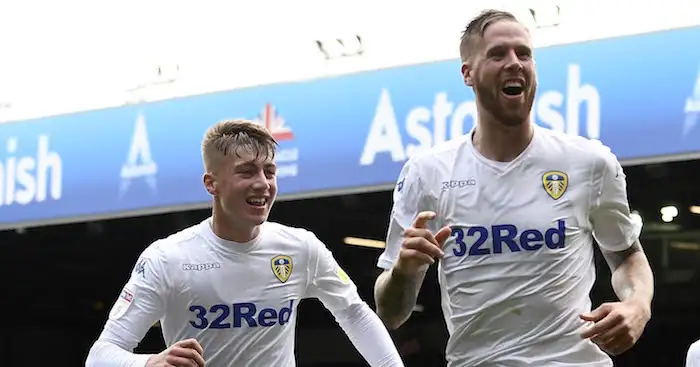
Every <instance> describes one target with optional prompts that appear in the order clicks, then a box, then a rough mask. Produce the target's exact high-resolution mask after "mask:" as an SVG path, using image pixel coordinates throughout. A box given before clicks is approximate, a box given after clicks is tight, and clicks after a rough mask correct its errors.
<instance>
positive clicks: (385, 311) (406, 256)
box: [374, 161, 449, 329]
mask: <svg viewBox="0 0 700 367" xmlns="http://www.w3.org/2000/svg"><path fill="white" fill-rule="evenodd" d="M422 186H423V185H422V182H421V178H420V175H419V172H418V171H417V168H416V167H415V163H414V162H413V161H408V162H407V163H406V164H405V165H404V167H403V169H402V170H401V174H400V175H399V182H398V184H397V185H396V188H395V189H394V205H393V208H392V210H391V219H390V221H389V231H388V234H387V239H386V248H385V249H384V252H383V253H382V254H381V256H380V257H379V260H378V262H377V265H378V266H379V267H380V268H382V269H384V272H382V273H381V274H380V275H379V277H378V278H377V281H376V282H375V285H374V299H375V302H376V304H377V314H378V315H379V317H380V318H381V319H382V320H383V321H384V323H385V324H386V325H387V327H389V328H390V329H396V328H398V327H399V326H401V325H402V324H403V323H404V322H406V320H408V318H409V317H410V316H411V313H412V312H413V307H415V305H416V299H417V297H418V293H419V291H420V288H421V285H422V284H423V280H424V279H425V273H426V271H427V270H428V267H429V266H430V264H432V263H434V262H435V260H434V259H435V258H439V257H441V256H442V250H441V247H442V243H444V240H445V239H446V238H447V236H449V229H445V228H443V229H442V230H440V233H437V234H436V236H433V234H434V232H433V231H434V222H433V221H432V220H433V219H435V216H436V214H435V213H434V212H429V211H428V210H431V209H432V207H433V205H432V203H431V202H430V200H429V199H428V198H429V195H427V194H426V193H425V192H424V191H423V190H424V189H423V187H422ZM423 210H426V212H422V211H423ZM435 237H438V238H437V239H436V238H435Z"/></svg>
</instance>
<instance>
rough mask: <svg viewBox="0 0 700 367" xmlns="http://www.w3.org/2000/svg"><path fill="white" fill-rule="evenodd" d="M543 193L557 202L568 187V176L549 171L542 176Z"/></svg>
mask: <svg viewBox="0 0 700 367" xmlns="http://www.w3.org/2000/svg"><path fill="white" fill-rule="evenodd" d="M542 186H543V187H544V191H546V192H547V194H548V195H549V196H550V197H551V198H552V199H554V200H558V199H559V198H560V197H562V195H564V193H565V192H566V188H567V187H569V176H568V175H567V174H566V173H564V172H562V171H549V172H545V173H544V174H543V175H542Z"/></svg>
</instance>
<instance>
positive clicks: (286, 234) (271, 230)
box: [263, 222, 314, 243]
mask: <svg viewBox="0 0 700 367" xmlns="http://www.w3.org/2000/svg"><path fill="white" fill-rule="evenodd" d="M263 231H265V234H266V236H269V237H271V238H274V239H276V240H286V241H291V242H295V243H304V242H307V241H308V240H309V238H310V237H311V236H314V234H313V232H311V231H309V230H307V229H304V228H301V227H293V226H289V225H286V224H281V223H277V222H265V223H264V224H263Z"/></svg>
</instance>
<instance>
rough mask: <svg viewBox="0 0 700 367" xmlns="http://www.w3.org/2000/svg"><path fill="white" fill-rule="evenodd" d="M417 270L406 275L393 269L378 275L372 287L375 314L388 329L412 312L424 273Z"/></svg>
mask: <svg viewBox="0 0 700 367" xmlns="http://www.w3.org/2000/svg"><path fill="white" fill-rule="evenodd" d="M426 271H427V267H426V269H424V270H423V271H419V272H418V273H417V274H414V275H406V274H402V273H400V272H397V271H395V270H393V269H392V270H390V271H385V272H383V273H382V274H380V275H379V277H378V278H377V282H376V284H375V287H374V299H375V302H376V304H377V315H379V317H380V318H381V319H382V321H384V323H385V324H386V325H387V327H389V328H390V329H396V328H398V327H399V326H401V324H403V323H404V322H406V320H408V318H409V317H410V316H411V313H412V312H413V308H414V307H415V305H416V299H417V298H418V292H419V291H420V287H421V284H422V283H423V279H425V273H426Z"/></svg>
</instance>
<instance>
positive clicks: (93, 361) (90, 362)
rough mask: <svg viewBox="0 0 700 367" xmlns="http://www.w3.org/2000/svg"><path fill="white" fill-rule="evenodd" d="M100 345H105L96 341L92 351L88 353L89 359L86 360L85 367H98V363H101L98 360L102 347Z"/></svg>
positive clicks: (91, 348)
mask: <svg viewBox="0 0 700 367" xmlns="http://www.w3.org/2000/svg"><path fill="white" fill-rule="evenodd" d="M100 343H104V342H102V341H99V340H98V341H96V342H94V343H93V344H92V346H91V347H90V350H89V351H88V354H87V358H86V359H85V367H96V366H97V362H98V361H99V359H98V357H97V356H98V349H99V347H100V345H99V344H100Z"/></svg>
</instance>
